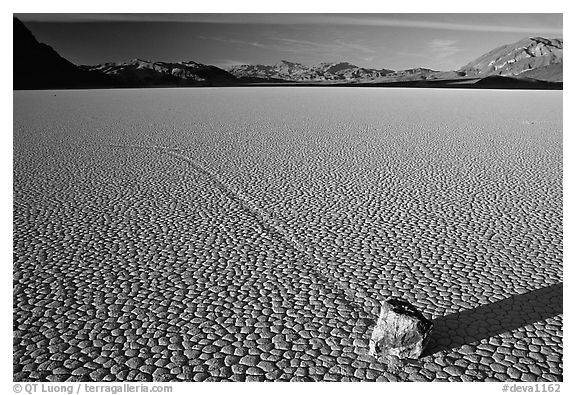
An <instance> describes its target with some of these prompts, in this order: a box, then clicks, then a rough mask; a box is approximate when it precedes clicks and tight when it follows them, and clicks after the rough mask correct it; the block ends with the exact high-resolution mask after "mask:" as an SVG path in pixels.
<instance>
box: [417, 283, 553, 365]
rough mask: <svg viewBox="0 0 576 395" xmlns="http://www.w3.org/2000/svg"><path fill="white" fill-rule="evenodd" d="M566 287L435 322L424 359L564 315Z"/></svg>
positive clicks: (517, 298) (513, 298) (521, 296)
mask: <svg viewBox="0 0 576 395" xmlns="http://www.w3.org/2000/svg"><path fill="white" fill-rule="evenodd" d="M562 288H563V283H559V284H554V285H550V286H548V287H544V288H540V289H537V290H534V291H529V292H526V293H523V294H519V295H514V296H511V297H509V298H506V299H503V300H500V301H498V302H495V303H490V304H487V305H484V306H480V307H477V308H474V309H469V310H464V311H460V312H458V313H453V314H449V315H446V316H444V317H438V318H436V319H434V320H433V322H434V329H433V332H432V335H431V338H430V343H429V344H428V347H427V350H426V351H425V353H424V355H430V354H435V353H437V352H441V351H447V350H451V349H456V348H459V347H461V346H463V345H466V344H472V343H475V342H479V341H481V340H483V339H487V338H490V337H493V336H497V335H500V334H502V333H505V332H509V331H512V330H514V329H518V328H521V327H524V326H526V325H530V324H533V323H535V322H538V321H542V320H545V319H547V318H550V317H554V316H556V315H558V314H562Z"/></svg>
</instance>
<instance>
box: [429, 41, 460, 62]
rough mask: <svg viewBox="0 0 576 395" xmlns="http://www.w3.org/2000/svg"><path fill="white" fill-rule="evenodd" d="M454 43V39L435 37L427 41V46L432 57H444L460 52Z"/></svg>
mask: <svg viewBox="0 0 576 395" xmlns="http://www.w3.org/2000/svg"><path fill="white" fill-rule="evenodd" d="M455 44H456V40H442V39H438V38H437V39H434V40H432V41H430V42H428V48H429V49H430V51H431V52H432V56H433V57H434V58H436V59H444V58H447V57H450V56H452V55H454V54H456V53H458V52H460V48H458V47H457V46H456V45H455Z"/></svg>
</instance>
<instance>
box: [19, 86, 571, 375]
mask: <svg viewBox="0 0 576 395" xmlns="http://www.w3.org/2000/svg"><path fill="white" fill-rule="evenodd" d="M13 133H14V190H13V196H14V222H13V227H14V242H13V244H14V245H13V248H14V263H13V264H14V289H13V301H14V327H13V329H14V351H13V357H14V371H13V377H14V380H15V381H27V380H54V381H65V380H69V381H122V380H135V381H150V380H157V381H162V380H184V381H200V380H232V381H268V380H279V381H284V380H316V381H349V380H352V381H413V380H414V381H416V380H417V381H432V380H437V381H510V380H518V381H561V380H562V373H563V366H562V359H563V357H562V355H563V353H562V276H563V273H562V92H559V91H504V90H500V91H497V90H432V89H373V88H303V87H300V88H298V87H296V88H290V87H282V88H264V87H260V88H198V89H141V90H138V89H134V90H92V91H90V90H86V91H82V90H77V91H74V90H69V91H15V92H14V131H13ZM391 295H395V296H400V297H403V298H405V299H407V300H409V301H411V302H412V303H413V304H414V305H415V306H417V307H418V308H419V309H420V310H421V311H422V312H423V313H424V314H425V315H426V316H427V317H428V318H430V319H433V320H434V323H435V328H434V333H433V335H432V339H431V341H430V344H429V346H428V349H427V351H426V352H425V354H424V355H423V356H422V357H421V358H420V359H419V360H414V361H409V362H406V363H404V364H401V365H387V364H386V363H384V362H383V361H380V360H377V359H375V358H373V357H371V356H370V355H368V353H367V344H368V340H369V338H370V334H371V330H372V328H373V325H374V321H375V319H376V318H377V316H378V302H379V301H382V300H384V299H386V298H387V297H388V296H391Z"/></svg>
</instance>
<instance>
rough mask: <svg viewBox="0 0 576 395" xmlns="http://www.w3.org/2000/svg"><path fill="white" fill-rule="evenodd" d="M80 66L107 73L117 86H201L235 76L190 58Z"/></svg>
mask: <svg viewBox="0 0 576 395" xmlns="http://www.w3.org/2000/svg"><path fill="white" fill-rule="evenodd" d="M81 68H82V69H83V70H87V71H97V72H99V73H102V74H105V75H107V76H110V77H112V78H113V79H114V81H115V82H116V83H117V84H119V85H121V86H153V85H162V86H163V85H181V86H198V85H201V86H204V85H229V84H233V83H235V82H236V77H234V76H233V75H231V74H230V73H228V72H226V71H224V70H222V69H220V68H218V67H216V66H209V65H205V64H201V63H196V62H193V61H187V62H176V63H174V62H172V63H170V62H154V61H149V60H141V59H134V60H130V61H128V62H123V63H105V64H100V65H96V66H81Z"/></svg>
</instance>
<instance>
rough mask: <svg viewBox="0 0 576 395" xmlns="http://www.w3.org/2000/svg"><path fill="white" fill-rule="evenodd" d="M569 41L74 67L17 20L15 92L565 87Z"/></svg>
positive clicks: (534, 39)
mask: <svg viewBox="0 0 576 395" xmlns="http://www.w3.org/2000/svg"><path fill="white" fill-rule="evenodd" d="M562 50H563V40H562V39H547V38H543V37H531V38H524V39H522V40H520V41H518V42H516V43H513V44H507V45H503V46H501V47H498V48H495V49H494V50H492V51H490V52H488V53H486V54H484V55H482V56H480V57H478V58H477V59H475V60H473V61H471V62H469V63H468V64H466V65H465V66H463V67H461V68H460V69H458V70H454V71H439V70H431V69H427V68H413V69H408V70H397V71H395V70H390V69H372V68H364V67H359V66H356V65H353V64H351V63H348V62H335V63H320V64H317V65H304V64H301V63H294V62H290V61H287V60H282V61H280V62H278V63H276V64H273V65H237V66H231V67H229V68H227V69H226V70H224V69H221V68H218V67H216V66H211V65H205V64H201V63H197V62H194V61H183V62H161V61H150V60H141V59H134V60H130V61H127V62H122V63H104V64H99V65H80V66H77V65H74V64H73V63H71V62H69V61H68V60H66V59H64V58H63V57H61V56H60V55H59V54H58V53H57V52H56V51H55V50H54V49H52V48H51V47H49V46H48V45H46V44H42V43H40V42H38V41H37V40H36V38H35V37H34V36H33V34H32V33H31V32H30V31H29V30H28V29H27V28H26V26H25V25H24V24H23V23H22V22H20V21H19V20H18V19H17V18H14V89H47V88H77V87H87V88H90V87H94V88H99V87H148V86H233V85H262V84H264V85H268V84H294V85H357V86H433V87H446V86H448V87H457V88H462V87H477V88H480V87H506V88H512V87H517V88H544V89H561V88H562V64H563V55H562Z"/></svg>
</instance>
